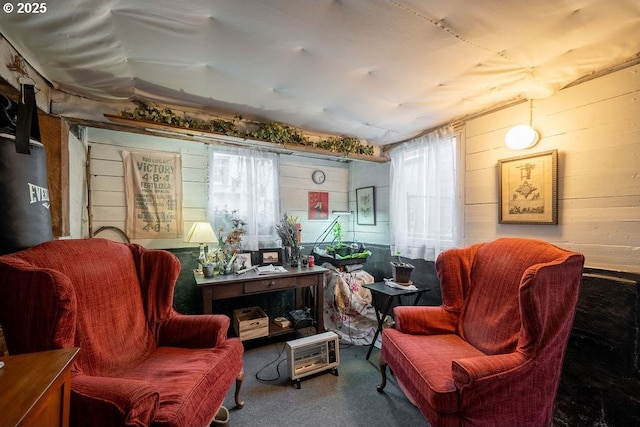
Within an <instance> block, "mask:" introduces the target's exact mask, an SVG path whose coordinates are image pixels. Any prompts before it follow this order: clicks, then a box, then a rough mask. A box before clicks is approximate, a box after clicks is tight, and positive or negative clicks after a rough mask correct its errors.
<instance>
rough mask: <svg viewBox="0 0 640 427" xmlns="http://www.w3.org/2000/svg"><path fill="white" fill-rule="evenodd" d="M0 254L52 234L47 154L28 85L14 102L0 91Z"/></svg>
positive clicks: (23, 87)
mask: <svg viewBox="0 0 640 427" xmlns="http://www.w3.org/2000/svg"><path fill="white" fill-rule="evenodd" d="M0 200H1V201H2V205H1V206H2V207H0V255H4V254H8V253H12V252H17V251H19V250H22V249H26V248H29V247H31V246H35V245H37V244H39V243H42V242H45V241H47V240H51V239H53V233H52V230H51V212H50V209H49V207H50V205H49V190H48V185H47V159H46V156H45V151H44V145H42V144H41V143H40V126H39V124H38V111H37V109H36V105H35V91H34V87H33V86H32V85H21V87H20V101H19V104H18V105H17V106H16V104H15V103H14V102H13V101H11V100H10V99H9V98H7V97H5V96H2V95H0Z"/></svg>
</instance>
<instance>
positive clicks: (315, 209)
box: [309, 191, 329, 219]
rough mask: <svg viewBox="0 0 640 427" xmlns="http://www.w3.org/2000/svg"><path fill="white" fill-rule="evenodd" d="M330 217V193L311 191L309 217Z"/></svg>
mask: <svg viewBox="0 0 640 427" xmlns="http://www.w3.org/2000/svg"><path fill="white" fill-rule="evenodd" d="M328 218H329V193H328V192H326V191H309V219H328Z"/></svg>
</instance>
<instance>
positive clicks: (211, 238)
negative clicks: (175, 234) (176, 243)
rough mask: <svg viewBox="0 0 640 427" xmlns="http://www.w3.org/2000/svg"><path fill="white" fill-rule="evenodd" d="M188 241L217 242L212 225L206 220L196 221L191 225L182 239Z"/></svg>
mask: <svg viewBox="0 0 640 427" xmlns="http://www.w3.org/2000/svg"><path fill="white" fill-rule="evenodd" d="M184 241H185V242H188V243H211V242H217V241H218V238H217V237H216V234H215V233H214V232H213V227H211V224H209V223H208V222H196V223H195V224H193V226H191V229H190V230H189V232H188V233H187V236H186V237H185V239H184Z"/></svg>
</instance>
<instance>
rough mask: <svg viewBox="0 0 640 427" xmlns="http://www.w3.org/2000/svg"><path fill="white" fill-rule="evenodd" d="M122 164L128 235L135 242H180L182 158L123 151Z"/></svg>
mask: <svg viewBox="0 0 640 427" xmlns="http://www.w3.org/2000/svg"><path fill="white" fill-rule="evenodd" d="M122 160H123V162H124V179H125V195H126V199H127V222H126V233H127V235H128V236H129V237H130V238H134V239H172V238H181V237H182V235H183V222H182V157H181V155H180V154H176V153H159V152H153V153H148V152H146V153H139V152H129V151H123V152H122Z"/></svg>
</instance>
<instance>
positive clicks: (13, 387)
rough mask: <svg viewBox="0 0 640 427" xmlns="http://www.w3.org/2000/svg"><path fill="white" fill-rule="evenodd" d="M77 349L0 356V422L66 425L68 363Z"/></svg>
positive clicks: (74, 355) (69, 373) (69, 383)
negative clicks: (1, 363)
mask: <svg viewBox="0 0 640 427" xmlns="http://www.w3.org/2000/svg"><path fill="white" fill-rule="evenodd" d="M79 350H80V349H79V348H64V349H60V350H49V351H42V352H38V353H27V354H19V355H15V356H7V357H2V358H0V360H2V361H3V362H4V367H2V368H0V425H2V426H25V427H26V426H39V427H48V426H68V425H69V399H70V396H71V394H70V393H71V366H72V364H73V361H74V359H75V358H76V356H77V355H78V351H79Z"/></svg>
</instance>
